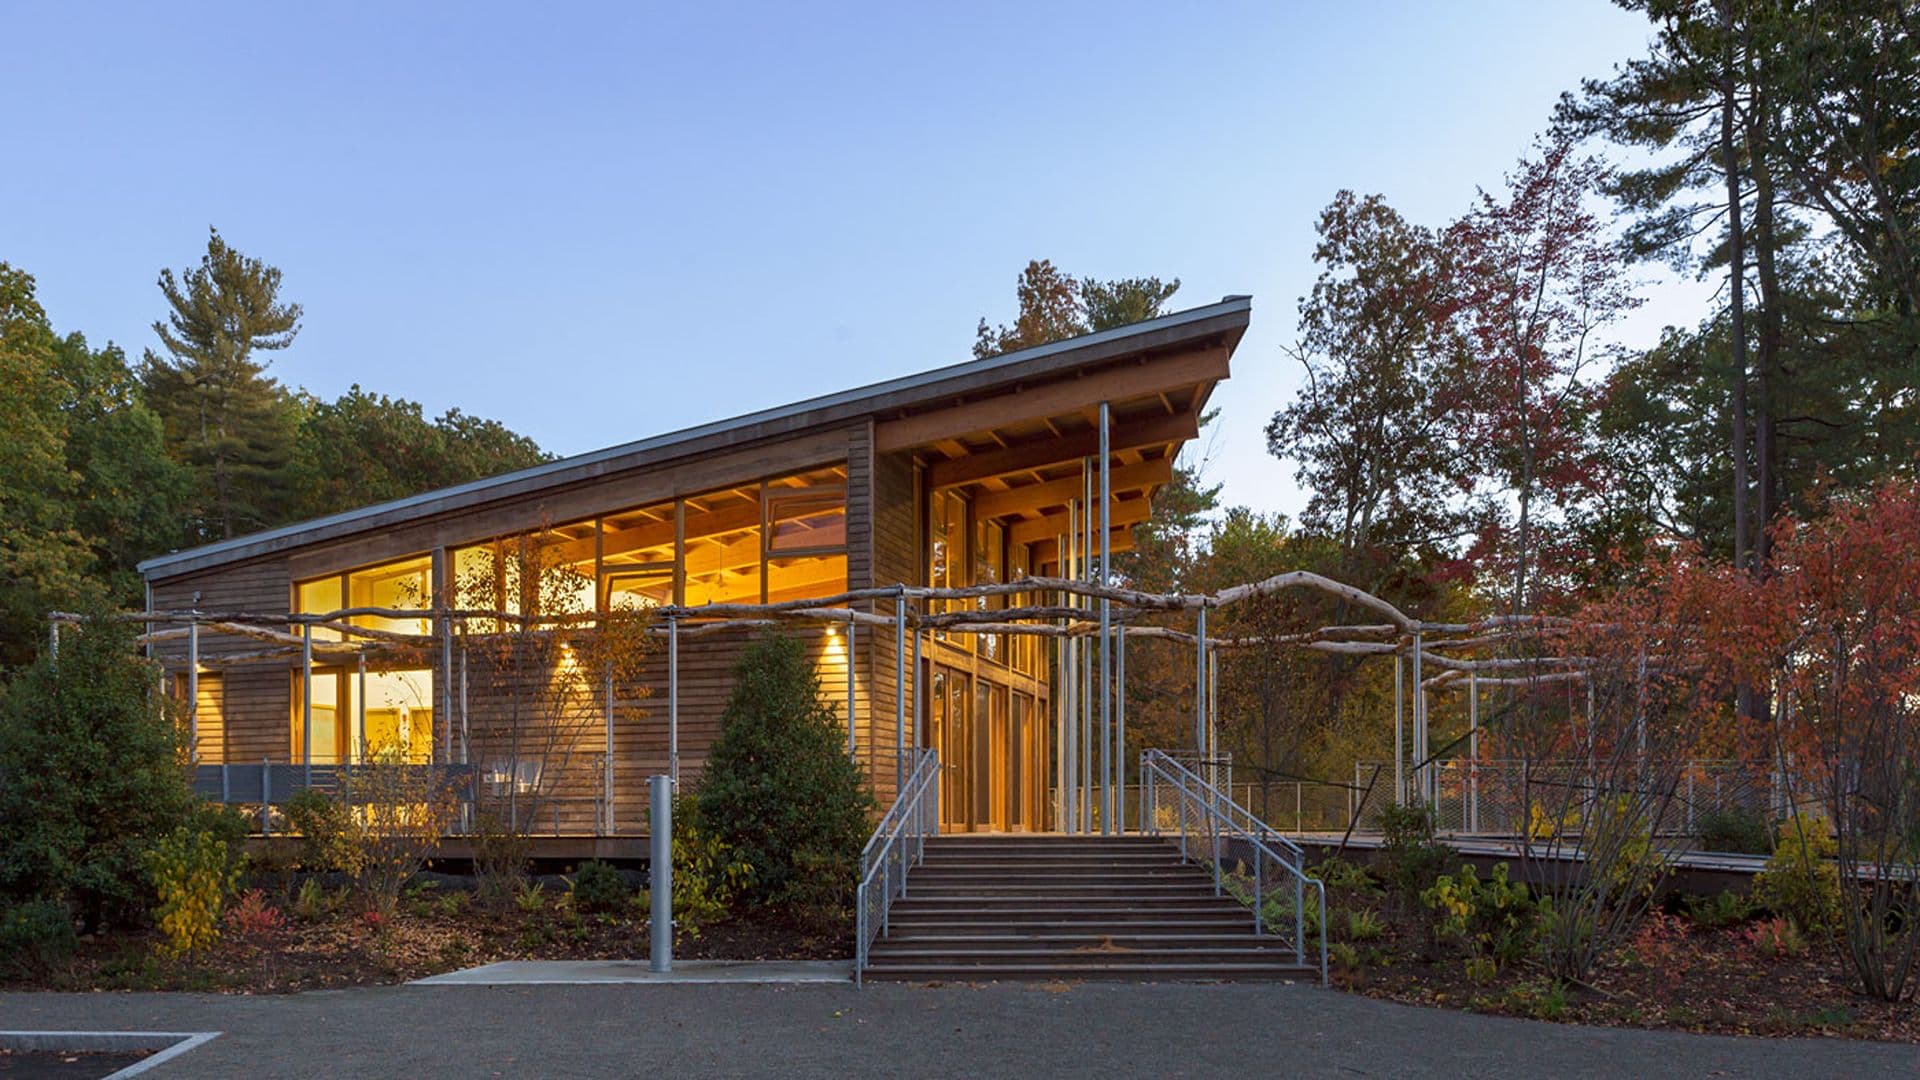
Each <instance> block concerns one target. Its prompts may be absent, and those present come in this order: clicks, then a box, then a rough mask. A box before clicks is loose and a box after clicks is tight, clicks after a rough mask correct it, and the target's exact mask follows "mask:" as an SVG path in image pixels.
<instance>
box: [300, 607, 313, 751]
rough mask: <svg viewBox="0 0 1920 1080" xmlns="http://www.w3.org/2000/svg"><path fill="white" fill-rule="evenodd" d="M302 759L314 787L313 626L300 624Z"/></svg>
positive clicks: (305, 623) (308, 623)
mask: <svg viewBox="0 0 1920 1080" xmlns="http://www.w3.org/2000/svg"><path fill="white" fill-rule="evenodd" d="M300 759H301V761H302V762H303V763H304V764H305V765H306V780H307V786H308V787H312V786H313V624H312V623H310V622H303V623H301V624H300Z"/></svg>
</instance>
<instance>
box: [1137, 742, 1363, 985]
mask: <svg viewBox="0 0 1920 1080" xmlns="http://www.w3.org/2000/svg"><path fill="white" fill-rule="evenodd" d="M1140 780H1141V783H1142V784H1143V785H1145V787H1146V789H1147V790H1146V795H1147V807H1146V809H1145V812H1144V813H1142V814H1141V828H1142V829H1143V830H1144V831H1146V832H1148V833H1151V834H1152V835H1155V836H1158V835H1159V834H1160V813H1159V811H1160V788H1161V787H1162V786H1163V785H1164V786H1166V787H1167V788H1169V789H1170V790H1171V791H1172V793H1173V795H1174V797H1175V798H1176V799H1177V800H1178V803H1179V806H1178V809H1177V813H1178V814H1179V819H1180V820H1179V826H1178V827H1179V829H1180V855H1181V857H1182V858H1185V859H1190V860H1194V861H1198V862H1202V863H1204V864H1205V865H1206V866H1207V868H1208V871H1209V872H1210V873H1211V874H1212V875H1213V888H1214V893H1215V894H1216V895H1219V894H1221V893H1232V894H1233V895H1234V896H1235V897H1236V898H1238V899H1240V900H1241V901H1243V902H1244V903H1246V904H1247V905H1248V906H1249V907H1251V908H1252V909H1253V928H1254V932H1255V933H1257V934H1264V933H1266V932H1267V914H1266V911H1265V907H1266V900H1267V893H1268V889H1267V880H1268V875H1267V870H1268V867H1269V865H1271V866H1274V867H1278V868H1279V869H1280V870H1281V871H1282V872H1283V873H1281V874H1279V875H1276V878H1277V882H1278V883H1282V884H1283V886H1284V883H1287V882H1290V883H1291V884H1292V886H1293V908H1292V911H1293V955H1294V959H1295V960H1296V961H1297V962H1299V963H1301V964H1303V965H1304V964H1306V963H1307V928H1306V911H1307V909H1306V901H1307V892H1308V891H1309V890H1311V891H1312V892H1313V894H1314V898H1315V900H1316V902H1317V903H1318V905H1319V914H1320V917H1319V919H1318V920H1317V925H1318V927H1319V931H1320V982H1321V984H1322V985H1325V984H1326V982H1327V888H1326V885H1325V884H1324V883H1322V882H1321V881H1320V880H1319V879H1317V878H1314V877H1311V876H1309V875H1308V874H1307V867H1306V856H1305V853H1304V852H1303V851H1302V850H1301V848H1300V846H1299V845H1298V844H1295V843H1294V842H1293V841H1291V840H1288V839H1287V838H1286V837H1284V836H1282V835H1280V833H1279V832H1278V831H1277V830H1275V829H1273V828H1272V827H1271V826H1269V825H1267V824H1266V823H1265V822H1263V821H1261V820H1260V819H1259V818H1257V817H1254V816H1253V812H1252V811H1250V810H1248V809H1247V808H1246V807H1244V806H1241V805H1240V804H1239V803H1236V802H1234V801H1233V799H1232V797H1231V796H1229V795H1227V794H1226V793H1224V792H1222V791H1220V790H1219V789H1218V788H1216V787H1214V786H1213V785H1211V784H1209V783H1207V782H1206V781H1205V780H1204V779H1202V778H1201V776H1200V774H1199V773H1196V772H1194V771H1193V770H1192V769H1190V768H1188V767H1187V766H1185V765H1183V764H1181V763H1180V762H1178V761H1176V760H1174V759H1173V758H1171V757H1169V756H1168V755H1167V754H1165V753H1163V752H1161V751H1159V750H1147V751H1145V752H1143V753H1142V754H1141V755H1140ZM1191 836H1198V837H1199V839H1198V840H1193V839H1190V837H1191ZM1235 844H1240V845H1244V847H1245V850H1244V852H1236V851H1234V850H1233V848H1234V845H1235ZM1276 845H1277V847H1276ZM1196 846H1199V847H1201V849H1202V850H1200V851H1199V852H1196V851H1195V850H1194V848H1195V847H1196ZM1283 853H1284V854H1283ZM1248 861H1251V862H1252V864H1253V865H1252V872H1251V881H1243V880H1241V879H1242V878H1243V877H1244V876H1246V867H1245V864H1246V863H1247V862H1248ZM1229 864H1232V865H1233V866H1234V868H1235V871H1236V872H1234V873H1230V872H1229V869H1228V868H1229ZM1249 887H1250V891H1248V892H1246V893H1244V894H1243V893H1242V889H1243V888H1249Z"/></svg>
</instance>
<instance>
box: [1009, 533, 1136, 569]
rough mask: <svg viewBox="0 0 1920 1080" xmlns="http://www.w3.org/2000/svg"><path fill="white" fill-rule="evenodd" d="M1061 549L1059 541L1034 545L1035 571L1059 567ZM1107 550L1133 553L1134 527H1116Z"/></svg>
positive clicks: (1046, 541)
mask: <svg viewBox="0 0 1920 1080" xmlns="http://www.w3.org/2000/svg"><path fill="white" fill-rule="evenodd" d="M1059 548H1060V542H1059V541H1058V540H1042V541H1040V542H1039V543H1037V544H1035V545H1033V547H1032V549H1031V552H1030V557H1031V558H1032V560H1033V568H1034V571H1035V572H1036V573H1038V572H1040V571H1042V570H1044V569H1046V568H1047V567H1049V566H1058V565H1059V563H1060V551H1059ZM1107 548H1108V550H1110V551H1112V552H1113V553H1114V554H1116V555H1117V554H1119V553H1120V552H1122V551H1132V550H1133V526H1131V525H1120V526H1116V527H1115V528H1114V530H1113V531H1112V532H1110V533H1108V534H1107Z"/></svg>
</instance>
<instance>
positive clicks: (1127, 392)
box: [873, 347, 1229, 454]
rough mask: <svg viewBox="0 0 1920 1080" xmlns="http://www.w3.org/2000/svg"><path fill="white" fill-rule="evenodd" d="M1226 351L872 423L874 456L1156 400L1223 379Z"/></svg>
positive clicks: (1159, 360) (1174, 357)
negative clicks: (1109, 405)
mask: <svg viewBox="0 0 1920 1080" xmlns="http://www.w3.org/2000/svg"><path fill="white" fill-rule="evenodd" d="M1228 356H1229V353H1228V350H1227V349H1226V348H1224V347H1216V348H1211V349H1199V350H1195V351H1192V352H1182V353H1173V354H1170V355H1167V356H1159V357H1154V358H1152V359H1148V360H1143V361H1141V362H1140V363H1137V364H1130V365H1125V366H1121V367H1116V368H1112V369H1109V370H1107V371H1102V372H1100V373H1099V374H1097V375H1089V376H1087V377H1085V378H1080V379H1063V380H1058V381H1055V382H1050V383H1042V384H1040V385H1038V386H1032V387H1023V388H1021V389H1019V390H1017V391H1014V392H1012V393H1005V392H1002V393H997V394H995V395H993V396H992V397H986V398H982V399H980V400H978V401H970V402H967V403H965V404H962V405H954V406H950V407H948V408H945V409H935V410H933V411H930V412H924V413H919V414H917V415H914V416H909V417H906V418H904V419H899V420H887V421H883V422H881V423H878V424H875V425H874V428H873V445H874V450H875V452H877V453H882V454H886V453H892V452H894V451H896V450H906V449H909V448H912V447H916V446H925V445H927V444H929V443H937V442H939V441H941V440H943V439H951V438H956V437H958V436H961V435H971V434H974V433H976V432H982V431H991V430H992V429H994V428H996V427H999V426H1002V425H1005V424H1007V423H1009V422H1011V421H1014V420H1028V419H1042V420H1043V419H1045V418H1047V417H1050V416H1057V415H1061V414H1065V413H1074V412H1079V411H1081V410H1084V409H1087V408H1089V407H1090V406H1091V405H1093V404H1097V403H1098V402H1100V401H1102V400H1105V401H1126V400H1129V399H1132V398H1141V397H1154V396H1157V395H1159V394H1161V393H1162V392H1164V391H1165V390H1167V389H1168V388H1170V387H1187V386H1196V385H1200V384H1204V383H1211V382H1215V381H1217V380H1220V379H1224V378H1226V377H1227V374H1228V370H1227V367H1228V365H1227V361H1228Z"/></svg>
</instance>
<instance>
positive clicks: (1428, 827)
mask: <svg viewBox="0 0 1920 1080" xmlns="http://www.w3.org/2000/svg"><path fill="white" fill-rule="evenodd" d="M1380 834H1381V841H1382V843H1381V847H1380V864H1379V865H1380V872H1381V874H1380V876H1381V878H1382V879H1383V880H1384V881H1385V882H1386V884H1387V886H1388V887H1389V889H1390V890H1391V891H1392V894H1393V897H1392V898H1393V900H1394V901H1395V902H1396V903H1399V904H1401V905H1403V906H1406V907H1412V908H1414V909H1415V910H1417V902H1418V900H1419V896H1420V894H1421V893H1422V892H1425V891H1426V890H1427V889H1428V888H1430V887H1432V885H1433V883H1434V880H1435V879H1436V878H1438V877H1439V876H1440V870H1441V868H1442V867H1444V866H1446V864H1447V857H1448V853H1447V849H1446V847H1445V846H1443V845H1441V844H1438V843H1435V842H1434V839H1433V811H1432V810H1431V809H1429V808H1427V807H1425V806H1420V805H1408V806H1389V807H1387V808H1386V809H1384V810H1382V811H1381V812H1380Z"/></svg>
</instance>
